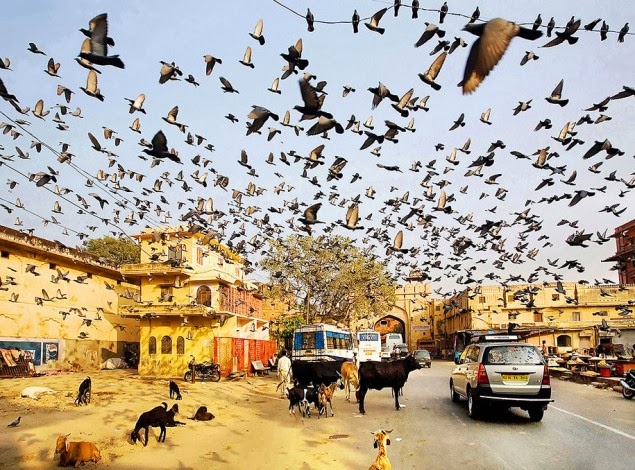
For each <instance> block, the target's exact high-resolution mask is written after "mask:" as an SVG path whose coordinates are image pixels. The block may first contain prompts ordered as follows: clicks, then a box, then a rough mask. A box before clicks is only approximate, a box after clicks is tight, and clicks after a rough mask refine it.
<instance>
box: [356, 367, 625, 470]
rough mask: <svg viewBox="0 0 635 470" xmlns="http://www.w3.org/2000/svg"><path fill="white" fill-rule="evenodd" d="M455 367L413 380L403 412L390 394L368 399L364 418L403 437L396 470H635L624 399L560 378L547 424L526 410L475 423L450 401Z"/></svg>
mask: <svg viewBox="0 0 635 470" xmlns="http://www.w3.org/2000/svg"><path fill="white" fill-rule="evenodd" d="M452 366H453V364H452V363H451V362H445V361H441V362H439V361H437V362H433V366H432V368H431V369H424V370H421V371H415V372H414V373H412V374H411V376H410V379H409V381H408V383H407V384H406V387H405V389H404V393H405V396H404V397H403V400H402V403H403V404H406V405H407V407H406V409H405V410H403V411H401V412H399V413H396V412H393V411H392V410H391V409H390V408H391V403H392V401H391V397H390V391H386V390H384V391H381V392H377V391H371V392H369V395H368V397H367V405H366V410H367V415H366V417H364V418H362V419H368V420H374V419H376V418H375V417H376V415H377V414H378V413H381V414H382V415H383V416H385V417H386V424H384V426H386V427H387V428H391V427H393V428H394V432H393V435H394V436H395V437H396V438H401V440H395V441H394V442H393V445H391V446H390V448H389V456H390V459H391V462H392V464H393V467H394V468H426V469H432V468H439V469H441V468H464V467H465V466H468V467H469V468H483V469H485V468H487V469H492V468H501V469H505V468H510V469H511V468H514V469H518V468H524V469H533V468H536V469H537V468H541V469H545V468H558V469H577V468H585V469H601V468H611V469H617V468H632V462H628V461H627V456H628V455H631V454H632V449H633V445H634V444H635V431H634V425H635V410H634V408H633V405H634V404H635V403H634V402H629V401H627V400H625V399H623V398H622V396H621V394H618V393H615V392H613V391H606V390H598V389H595V388H592V387H589V386H585V385H580V384H574V383H568V382H563V381H560V380H557V379H556V380H553V381H552V386H553V397H554V398H555V402H554V403H553V404H552V405H551V406H550V407H549V409H548V410H547V412H546V413H545V417H544V418H543V420H542V422H540V423H532V422H530V421H529V419H528V416H527V414H526V413H525V412H523V411H522V410H520V409H512V411H510V412H505V413H500V414H496V415H492V416H490V417H487V418H485V419H484V420H482V421H474V420H471V419H470V418H469V417H468V416H467V403H466V402H465V401H461V402H460V403H458V404H455V403H452V402H451V401H450V398H449V393H448V377H449V374H450V371H451V368H452Z"/></svg>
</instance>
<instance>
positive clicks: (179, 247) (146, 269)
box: [119, 227, 275, 376]
mask: <svg viewBox="0 0 635 470" xmlns="http://www.w3.org/2000/svg"><path fill="white" fill-rule="evenodd" d="M135 238H136V239H137V240H138V242H139V245H140V247H141V263H139V264H128V265H123V266H121V272H122V274H123V275H124V276H125V277H126V278H132V279H136V280H137V281H138V282H139V285H140V288H141V295H140V298H139V301H138V302H136V303H135V305H132V306H128V307H124V308H121V309H120V311H119V313H120V314H121V315H123V316H126V317H130V318H137V319H139V320H140V328H141V335H140V350H141V353H140V361H139V374H141V375H154V376H182V375H183V374H184V372H185V371H186V370H187V367H188V363H189V361H190V359H191V357H192V356H194V357H195V359H196V362H203V361H209V360H211V361H214V362H217V363H220V364H221V370H222V373H223V374H224V375H226V374H228V373H230V372H234V371H237V370H249V367H250V361H254V360H262V361H263V363H266V361H267V359H268V358H270V357H272V356H273V354H274V353H275V343H274V342H272V341H269V320H268V318H264V317H263V315H262V298H263V296H262V294H261V292H260V291H259V290H258V289H257V287H256V286H255V284H253V283H252V282H250V281H249V280H247V279H245V270H244V263H243V260H242V258H241V257H240V256H238V255H236V254H235V253H233V252H232V251H231V250H230V249H229V248H227V247H226V246H224V245H221V244H219V243H218V242H216V241H215V240H213V239H210V237H206V236H205V235H204V234H202V233H195V234H193V233H190V232H188V231H186V230H185V229H181V228H179V227H171V228H166V229H164V230H162V231H156V230H155V231H150V230H148V231H145V232H143V233H141V234H139V235H136V236H135Z"/></svg>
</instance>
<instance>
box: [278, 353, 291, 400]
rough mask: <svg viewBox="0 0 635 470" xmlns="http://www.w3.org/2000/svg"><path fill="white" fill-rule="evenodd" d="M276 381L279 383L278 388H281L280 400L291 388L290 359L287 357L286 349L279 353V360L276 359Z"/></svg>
mask: <svg viewBox="0 0 635 470" xmlns="http://www.w3.org/2000/svg"><path fill="white" fill-rule="evenodd" d="M278 380H279V381H280V382H279V383H278V388H280V387H282V390H281V391H280V398H285V397H286V396H287V393H288V389H289V387H290V386H291V359H289V358H288V357H287V351H286V349H283V350H282V351H281V352H280V359H278Z"/></svg>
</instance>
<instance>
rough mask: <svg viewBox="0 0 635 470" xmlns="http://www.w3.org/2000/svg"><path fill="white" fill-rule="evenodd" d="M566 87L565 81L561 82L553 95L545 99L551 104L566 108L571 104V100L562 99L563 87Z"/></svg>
mask: <svg viewBox="0 0 635 470" xmlns="http://www.w3.org/2000/svg"><path fill="white" fill-rule="evenodd" d="M563 85H564V79H563V80H560V83H558V84H557V85H556V87H555V88H554V89H553V91H552V92H551V95H550V96H548V97H547V98H545V100H547V101H548V102H549V103H551V104H557V105H560V106H561V107H564V106H566V105H567V104H568V103H569V100H563V99H562V87H563Z"/></svg>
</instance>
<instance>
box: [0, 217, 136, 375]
mask: <svg viewBox="0 0 635 470" xmlns="http://www.w3.org/2000/svg"><path fill="white" fill-rule="evenodd" d="M138 290H139V289H138V286H137V285H135V284H134V283H131V282H129V281H127V280H125V279H124V278H123V277H122V276H121V274H120V273H119V270H118V269H117V267H116V266H113V265H110V264H109V263H107V262H104V261H103V260H100V259H98V258H97V257H95V256H92V255H89V254H87V253H85V252H83V251H81V250H78V249H75V248H69V247H67V246H65V245H64V244H62V243H61V242H58V241H49V240H45V239H42V238H38V237H34V236H30V235H28V234H27V233H24V232H20V231H17V230H13V229H11V228H8V227H4V226H0V348H20V349H22V350H25V351H29V354H31V355H32V357H33V363H34V365H35V366H36V369H38V370H69V368H70V367H71V365H73V369H75V370H78V369H79V368H82V369H95V368H99V367H100V365H101V363H102V362H103V361H105V360H106V359H109V358H112V357H118V358H121V357H124V355H125V354H131V355H132V356H134V355H135V354H136V353H137V352H138V347H139V322H138V321H135V320H133V319H128V318H122V317H120V316H119V315H118V313H117V309H118V308H119V307H121V306H125V305H126V304H128V303H129V304H132V303H134V300H133V299H134V298H135V297H136V296H138V295H139V292H138Z"/></svg>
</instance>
